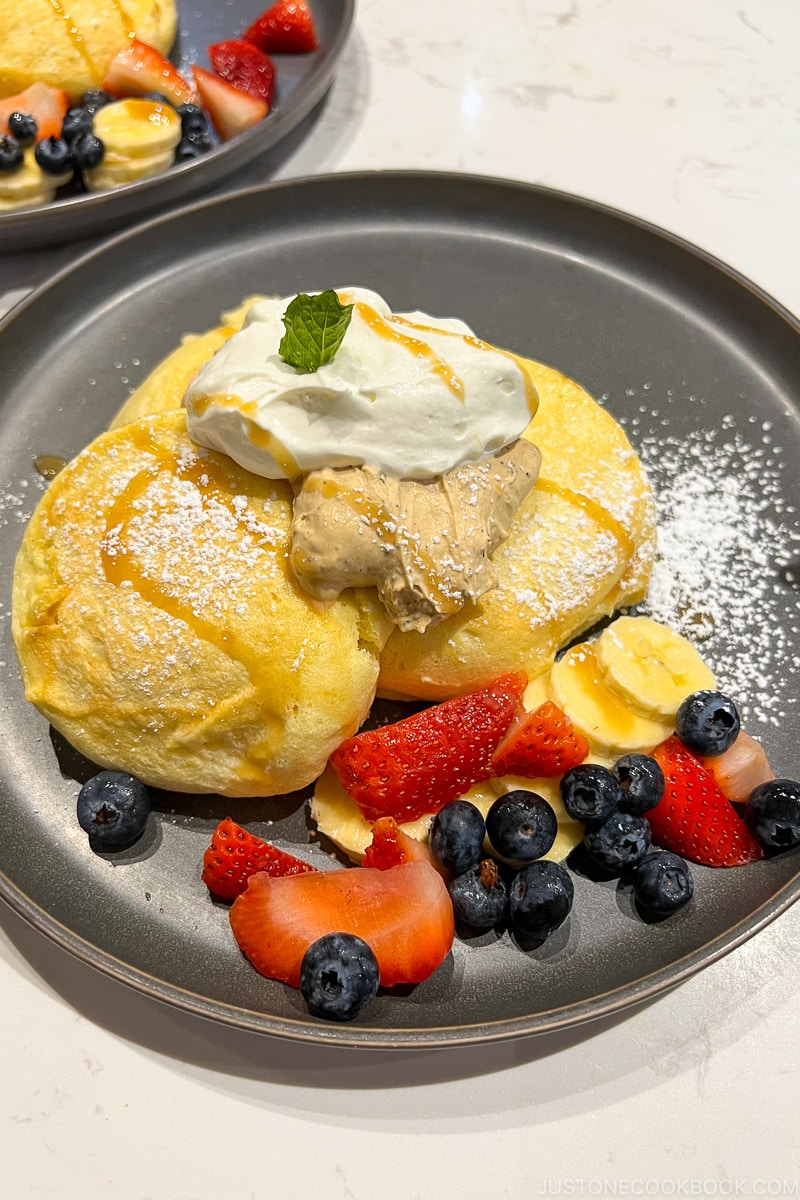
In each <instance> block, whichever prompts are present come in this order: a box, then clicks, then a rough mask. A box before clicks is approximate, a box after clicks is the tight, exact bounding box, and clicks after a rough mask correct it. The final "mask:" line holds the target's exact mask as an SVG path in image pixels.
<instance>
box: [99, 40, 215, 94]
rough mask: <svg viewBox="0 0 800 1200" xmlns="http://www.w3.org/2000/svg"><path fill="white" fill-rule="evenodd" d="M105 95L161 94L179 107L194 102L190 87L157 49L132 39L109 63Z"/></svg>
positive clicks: (105, 81)
mask: <svg viewBox="0 0 800 1200" xmlns="http://www.w3.org/2000/svg"><path fill="white" fill-rule="evenodd" d="M103 91H104V92H108V94H109V95H110V96H117V97H123V96H144V95H146V93H147V92H162V93H163V94H164V95H165V96H166V97H167V99H168V100H171V101H172V103H173V104H174V105H175V106H176V107H177V106H178V105H179V104H188V103H189V102H190V101H192V100H194V99H195V95H194V92H193V91H192V88H191V86H190V85H189V84H188V83H187V82H186V80H185V79H184V78H183V76H182V75H181V74H180V73H179V72H178V71H177V70H176V68H175V67H174V66H173V64H172V63H171V62H170V61H169V59H168V58H164V55H163V54H161V53H160V52H159V51H158V50H156V48H155V47H154V46H148V45H147V43H146V42H140V41H139V40H138V38H133V40H132V41H130V42H129V43H128V45H127V46H126V47H125V49H124V50H120V52H119V54H118V55H117V56H116V58H112V60H111V62H110V63H109V67H108V72H107V74H106V77H105V79H104V80H103Z"/></svg>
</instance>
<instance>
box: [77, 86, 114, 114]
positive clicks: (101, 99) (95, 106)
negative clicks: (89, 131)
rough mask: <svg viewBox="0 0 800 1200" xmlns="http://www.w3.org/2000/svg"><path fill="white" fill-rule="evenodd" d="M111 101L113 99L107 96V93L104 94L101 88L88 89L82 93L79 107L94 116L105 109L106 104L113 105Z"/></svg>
mask: <svg viewBox="0 0 800 1200" xmlns="http://www.w3.org/2000/svg"><path fill="white" fill-rule="evenodd" d="M113 100H114V97H113V96H109V94H108V92H104V91H103V90H102V88H89V90H88V91H87V92H84V93H83V95H82V96H81V100H80V105H81V108H85V109H86V111H87V112H89V113H91V114H92V116H94V114H95V113H96V112H98V110H99V109H101V108H105V106H106V105H107V104H111V103H113Z"/></svg>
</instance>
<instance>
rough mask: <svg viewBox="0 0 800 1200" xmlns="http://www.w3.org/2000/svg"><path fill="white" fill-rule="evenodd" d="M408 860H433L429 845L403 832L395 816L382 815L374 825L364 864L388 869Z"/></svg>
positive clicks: (380, 869) (379, 868) (383, 869)
mask: <svg viewBox="0 0 800 1200" xmlns="http://www.w3.org/2000/svg"><path fill="white" fill-rule="evenodd" d="M407 862H432V859H431V855H430V851H429V850H428V847H427V846H426V845H425V843H424V842H420V841H418V840H417V838H413V837H409V836H408V834H407V833H403V830H402V829H401V828H400V826H399V825H398V824H397V821H395V819H394V817H380V819H379V820H377V821H376V822H375V824H374V825H373V826H372V841H371V842H370V844H369V845H368V846H367V851H366V854H365V855H364V862H363V863H362V866H364V867H377V869H378V870H379V871H388V870H390V869H391V868H392V867H399V866H400V865H401V863H407Z"/></svg>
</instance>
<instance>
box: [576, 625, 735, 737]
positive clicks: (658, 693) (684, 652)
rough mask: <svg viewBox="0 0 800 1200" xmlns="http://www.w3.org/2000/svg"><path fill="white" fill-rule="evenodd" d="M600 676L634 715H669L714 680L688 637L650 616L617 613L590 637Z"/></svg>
mask: <svg viewBox="0 0 800 1200" xmlns="http://www.w3.org/2000/svg"><path fill="white" fill-rule="evenodd" d="M594 652H595V655H596V657H597V665H598V667H599V668H600V673H601V675H602V677H603V682H604V683H605V685H606V686H607V687H609V688H610V689H611V690H612V691H613V692H615V693H616V694H617V695H618V696H619V697H620V698H621V699H622V700H624V701H625V702H626V703H627V704H629V705H630V706H631V708H633V709H634V710H635V711H636V712H637V713H638V714H639V715H641V716H644V717H651V718H654V719H655V720H662V719H664V718H666V719H668V720H670V721H671V720H673V719H674V717H675V714H676V712H677V711H678V708H679V707H680V705H681V703H682V701H683V700H685V699H686V697H687V696H689V695H691V693H692V692H698V691H700V690H701V689H702V688H714V687H716V680H715V678H714V675H713V673H712V672H711V671H710V670H709V668H708V667H707V666H706V664H705V663H704V662H703V660H702V658H701V657H700V655H699V654H698V652H697V651H696V650H695V648H694V646H693V645H692V644H691V642H687V640H686V638H684V637H681V635H680V634H679V633H675V631H674V630H672V629H669V628H668V627H667V626H666V625H661V624H659V622H658V621H653V620H651V619H650V617H618V618H617V620H616V621H614V622H613V623H612V624H611V625H609V626H608V627H607V628H606V629H604V630H603V632H602V633H601V635H600V637H599V638H598V639H597V641H596V642H595V643H594Z"/></svg>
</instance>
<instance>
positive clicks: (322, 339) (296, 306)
mask: <svg viewBox="0 0 800 1200" xmlns="http://www.w3.org/2000/svg"><path fill="white" fill-rule="evenodd" d="M352 315H353V305H352V304H342V302H341V301H340V299H339V297H338V296H337V295H336V292H334V291H331V290H330V289H329V290H328V291H325V292H319V293H317V295H315V296H307V295H306V294H305V293H304V292H301V293H300V294H299V295H298V296H295V298H294V300H292V302H291V304H289V305H288V306H287V308H286V312H285V313H284V314H283V324H284V328H285V330H286V332H285V333H284V335H283V337H282V338H281V344H280V346H279V347H278V352H279V354H280V356H281V358H282V359H283V361H284V362H285V363H288V364H289V366H290V367H296V368H297V369H298V371H318V370H319V368H320V367H322V366H324V365H325V363H329V362H330V361H331V359H332V358H333V356H334V355H335V353H336V351H337V350H338V349H339V347H340V346H341V344H342V341H343V340H344V335H345V334H346V333H347V327H348V325H349V324H350V318H351V317H352Z"/></svg>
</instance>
